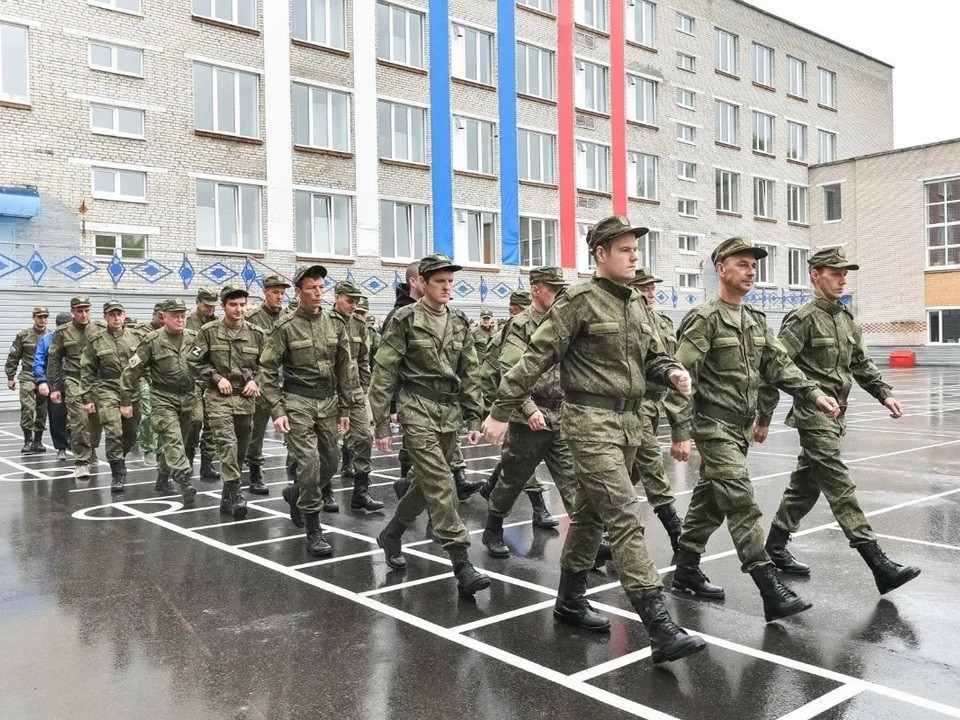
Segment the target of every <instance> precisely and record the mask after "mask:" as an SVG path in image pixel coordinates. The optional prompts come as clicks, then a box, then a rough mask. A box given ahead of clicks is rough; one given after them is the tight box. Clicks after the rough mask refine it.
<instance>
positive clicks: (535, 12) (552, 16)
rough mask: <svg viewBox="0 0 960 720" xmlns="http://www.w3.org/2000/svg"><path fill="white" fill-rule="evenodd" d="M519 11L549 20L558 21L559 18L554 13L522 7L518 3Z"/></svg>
mask: <svg viewBox="0 0 960 720" xmlns="http://www.w3.org/2000/svg"><path fill="white" fill-rule="evenodd" d="M517 10H523V11H524V12H528V13H532V14H533V15H539V16H540V17H545V18H549V19H551V20H556V19H557V16H556V15H555V14H553V13H549V12H547V11H546V10H541V9H540V8H535V7H530V6H529V5H522V4H521V3H517Z"/></svg>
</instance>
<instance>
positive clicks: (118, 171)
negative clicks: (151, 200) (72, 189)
mask: <svg viewBox="0 0 960 720" xmlns="http://www.w3.org/2000/svg"><path fill="white" fill-rule="evenodd" d="M98 174H99V175H100V177H101V178H103V177H105V176H106V175H107V174H110V175H112V176H113V188H114V189H113V190H98V189H97V175H98ZM133 176H136V177H137V178H140V179H141V180H142V184H143V193H142V194H139V195H134V194H130V193H125V192H124V191H123V190H122V185H123V180H124V177H127V179H128V180H129V179H130V178H131V177H133ZM90 196H91V197H92V198H93V199H94V200H115V201H118V202H133V203H146V202H147V173H146V172H145V171H143V170H125V169H123V168H112V167H102V166H99V165H94V166H92V167H91V168H90Z"/></svg>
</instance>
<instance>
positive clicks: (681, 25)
mask: <svg viewBox="0 0 960 720" xmlns="http://www.w3.org/2000/svg"><path fill="white" fill-rule="evenodd" d="M696 22H697V20H696V18H694V17H693V16H691V15H686V14H684V13H682V12H678V13H677V25H676V29H677V30H678V31H679V32H682V33H684V34H686V35H693V29H694V27H696Z"/></svg>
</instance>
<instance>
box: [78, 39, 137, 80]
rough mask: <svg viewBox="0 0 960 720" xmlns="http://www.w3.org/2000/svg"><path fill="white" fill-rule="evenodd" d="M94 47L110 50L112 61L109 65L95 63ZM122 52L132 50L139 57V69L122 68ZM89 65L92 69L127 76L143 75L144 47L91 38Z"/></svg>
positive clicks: (88, 55)
mask: <svg viewBox="0 0 960 720" xmlns="http://www.w3.org/2000/svg"><path fill="white" fill-rule="evenodd" d="M94 47H100V48H107V49H108V50H109V51H110V63H109V64H108V65H97V64H95V63H94V59H93V49H94ZM121 52H130V53H133V54H134V55H136V56H137V57H138V58H139V62H138V64H139V70H137V71H136V72H133V71H131V70H121V69H120V67H119V65H120V60H119V58H120V53H121ZM87 58H88V65H89V67H90V69H91V70H98V71H100V72H107V73H112V74H114V75H125V76H126V77H138V78H142V77H143V48H138V47H133V46H131V45H121V44H119V43H111V42H105V41H103V40H90V41H89V46H88V53H87Z"/></svg>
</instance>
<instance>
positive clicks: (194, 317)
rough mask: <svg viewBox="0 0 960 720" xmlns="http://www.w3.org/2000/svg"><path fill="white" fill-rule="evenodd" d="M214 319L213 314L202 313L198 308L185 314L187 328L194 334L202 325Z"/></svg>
mask: <svg viewBox="0 0 960 720" xmlns="http://www.w3.org/2000/svg"><path fill="white" fill-rule="evenodd" d="M214 320H216V318H215V317H214V316H213V315H204V314H203V313H202V312H200V311H199V310H194V311H193V312H192V313H190V314H189V315H188V316H187V330H189V331H190V332H192V333H195V334H196V333H198V332H200V329H201V328H202V327H203V326H204V325H206V324H207V323H208V322H213V321H214Z"/></svg>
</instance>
